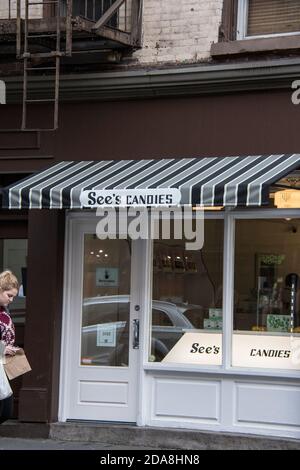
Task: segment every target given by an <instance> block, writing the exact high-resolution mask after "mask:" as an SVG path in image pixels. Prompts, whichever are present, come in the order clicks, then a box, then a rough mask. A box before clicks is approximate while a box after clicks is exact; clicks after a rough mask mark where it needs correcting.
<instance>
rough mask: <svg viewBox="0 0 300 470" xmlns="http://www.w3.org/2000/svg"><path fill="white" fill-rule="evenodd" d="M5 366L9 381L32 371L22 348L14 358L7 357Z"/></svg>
mask: <svg viewBox="0 0 300 470" xmlns="http://www.w3.org/2000/svg"><path fill="white" fill-rule="evenodd" d="M3 365H4V370H5V372H6V375H7V377H8V378H9V380H11V379H15V378H16V377H19V375H22V374H25V373H26V372H29V371H30V370H31V367H30V364H29V362H28V361H27V358H26V356H25V353H24V350H23V349H22V348H20V349H18V350H17V351H16V354H15V355H14V356H6V357H5V361H4V364H3Z"/></svg>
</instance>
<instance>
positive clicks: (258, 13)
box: [245, 0, 300, 36]
mask: <svg viewBox="0 0 300 470" xmlns="http://www.w3.org/2000/svg"><path fill="white" fill-rule="evenodd" d="M245 12H246V10H245ZM299 31H300V2H299V0H248V15H247V31H246V35H247V36H260V35H269V34H286V33H293V32H299Z"/></svg>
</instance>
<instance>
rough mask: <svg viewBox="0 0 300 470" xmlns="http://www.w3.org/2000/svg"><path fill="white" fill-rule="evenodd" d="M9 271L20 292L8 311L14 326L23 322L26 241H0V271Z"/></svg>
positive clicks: (10, 239)
mask: <svg viewBox="0 0 300 470" xmlns="http://www.w3.org/2000/svg"><path fill="white" fill-rule="evenodd" d="M5 269H10V270H11V271H12V272H13V273H14V274H15V275H16V276H17V278H18V281H19V284H20V290H19V294H18V296H17V297H16V298H15V299H14V301H13V303H12V304H11V306H10V308H9V310H10V313H11V316H12V318H13V321H14V323H15V324H17V323H24V322H25V308H26V287H27V285H26V284H27V282H26V281H27V240H26V239H13V238H5V239H0V270H1V271H3V270H5Z"/></svg>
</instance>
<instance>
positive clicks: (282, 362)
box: [233, 219, 300, 369]
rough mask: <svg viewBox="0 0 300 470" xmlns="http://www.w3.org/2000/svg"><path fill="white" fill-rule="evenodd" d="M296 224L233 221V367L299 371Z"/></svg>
mask: <svg viewBox="0 0 300 470" xmlns="http://www.w3.org/2000/svg"><path fill="white" fill-rule="evenodd" d="M299 276H300V220H299V219H269V220H237V221H236V235H235V276H234V295H233V298H234V301H233V304H234V307H233V310H234V315H233V329H234V338H233V365H236V366H247V367H249V366H253V367H266V368H288V369H289V368H292V369H297V368H300V367H299V364H298V362H299V361H295V360H294V359H295V357H294V356H293V349H295V347H296V345H297V344H298V341H299V339H298V337H299V336H300V335H299V333H300V282H299Z"/></svg>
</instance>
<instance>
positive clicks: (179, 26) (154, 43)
mask: <svg viewBox="0 0 300 470" xmlns="http://www.w3.org/2000/svg"><path fill="white" fill-rule="evenodd" d="M222 4H223V0H144V13H143V48H142V49H141V50H140V51H137V52H136V53H135V58H136V59H138V61H139V62H140V63H152V64H153V63H163V62H199V61H200V60H202V59H207V58H209V56H210V46H211V43H212V42H215V41H217V38H218V29H219V24H220V22H221V15H222Z"/></svg>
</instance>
